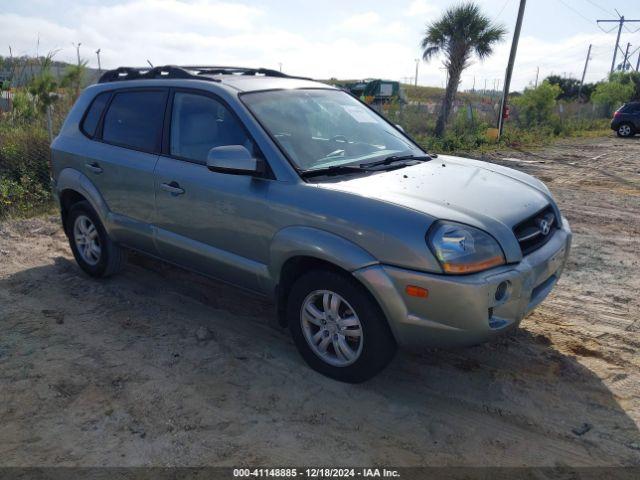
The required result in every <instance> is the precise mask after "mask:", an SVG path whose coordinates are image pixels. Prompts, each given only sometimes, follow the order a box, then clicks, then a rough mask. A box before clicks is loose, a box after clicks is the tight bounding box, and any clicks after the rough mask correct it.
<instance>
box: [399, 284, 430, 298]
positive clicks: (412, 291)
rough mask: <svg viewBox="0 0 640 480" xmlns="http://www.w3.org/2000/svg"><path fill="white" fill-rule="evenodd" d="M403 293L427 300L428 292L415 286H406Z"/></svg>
mask: <svg viewBox="0 0 640 480" xmlns="http://www.w3.org/2000/svg"><path fill="white" fill-rule="evenodd" d="M404 291H405V292H407V295H409V296H411V297H418V298H427V297H428V296H429V290H427V289H426V288H422V287H416V286H415V285H407V286H406V288H405V289H404Z"/></svg>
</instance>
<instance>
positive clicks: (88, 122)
mask: <svg viewBox="0 0 640 480" xmlns="http://www.w3.org/2000/svg"><path fill="white" fill-rule="evenodd" d="M109 97H111V93H110V92H104V93H101V94H99V95H98V96H97V97H96V98H94V99H93V102H91V106H90V107H89V110H87V114H86V116H85V117H84V122H82V130H83V131H84V133H86V134H87V135H89V136H90V137H94V136H95V134H96V128H97V126H98V122H99V121H100V116H101V115H102V111H103V110H104V107H105V105H106V104H107V102H108V101H109Z"/></svg>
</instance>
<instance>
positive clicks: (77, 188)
mask: <svg viewBox="0 0 640 480" xmlns="http://www.w3.org/2000/svg"><path fill="white" fill-rule="evenodd" d="M56 193H57V195H58V198H59V199H60V214H61V216H62V222H63V226H64V224H65V220H66V215H67V213H68V212H69V208H70V207H71V206H72V205H73V204H74V203H76V202H79V201H87V202H89V204H90V205H91V206H92V207H93V209H94V210H95V211H96V213H97V214H98V216H99V217H100V221H101V222H102V224H103V225H104V226H105V228H107V222H106V219H107V215H108V213H109V208H108V206H107V204H106V202H105V201H104V198H103V197H102V195H101V194H100V192H99V191H98V189H97V188H96V186H95V185H94V184H93V183H92V182H91V180H89V179H88V178H87V177H86V176H85V175H84V174H82V173H81V172H79V171H77V170H75V169H73V168H65V169H63V170H62V171H61V172H60V174H59V175H58V178H57V179H56Z"/></svg>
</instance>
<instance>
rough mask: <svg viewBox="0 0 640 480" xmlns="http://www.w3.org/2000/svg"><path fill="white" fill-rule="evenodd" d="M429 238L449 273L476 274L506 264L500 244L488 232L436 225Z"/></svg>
mask: <svg viewBox="0 0 640 480" xmlns="http://www.w3.org/2000/svg"><path fill="white" fill-rule="evenodd" d="M427 239H428V242H429V247H430V248H431V250H432V251H433V253H434V255H435V256H436V258H437V259H438V261H439V262H440V265H441V266H442V269H443V270H444V272H445V273H450V274H462V273H473V272H479V271H481V270H486V269H488V268H491V267H495V266H497V265H502V264H504V263H505V261H504V254H503V253H502V249H501V248H500V245H498V242H496V241H495V239H494V238H493V237H492V236H491V235H489V234H488V233H485V232H483V231H482V230H478V229H477V228H474V227H470V226H468V225H463V224H460V223H453V222H441V221H439V222H436V223H435V224H434V225H433V226H432V227H431V228H430V229H429V233H428V234H427Z"/></svg>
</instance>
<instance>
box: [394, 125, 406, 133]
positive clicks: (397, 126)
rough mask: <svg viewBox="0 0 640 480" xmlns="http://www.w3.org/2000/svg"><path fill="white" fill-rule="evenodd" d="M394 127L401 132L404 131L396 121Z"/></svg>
mask: <svg viewBox="0 0 640 480" xmlns="http://www.w3.org/2000/svg"><path fill="white" fill-rule="evenodd" d="M396 128H397V129H398V130H400V131H401V132H402V133H405V131H404V128H402V127H401V126H400V125H398V124H397V123H396Z"/></svg>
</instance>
